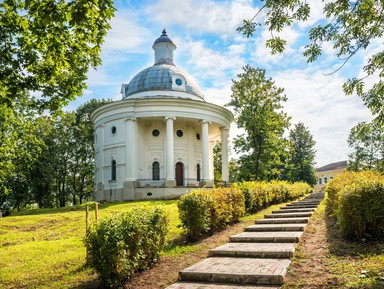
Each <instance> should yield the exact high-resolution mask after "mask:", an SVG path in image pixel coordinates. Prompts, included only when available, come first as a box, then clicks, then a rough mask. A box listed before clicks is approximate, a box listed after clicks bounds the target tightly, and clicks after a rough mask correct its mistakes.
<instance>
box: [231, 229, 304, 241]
mask: <svg viewBox="0 0 384 289" xmlns="http://www.w3.org/2000/svg"><path fill="white" fill-rule="evenodd" d="M301 235H303V232H300V231H295V232H242V233H240V234H237V235H233V236H230V237H229V241H230V242H240V243H246V242H254V243H266V242H269V243H297V242H299V240H300V238H301Z"/></svg>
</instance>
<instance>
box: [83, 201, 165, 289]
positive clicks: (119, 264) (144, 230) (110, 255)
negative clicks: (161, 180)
mask: <svg viewBox="0 0 384 289" xmlns="http://www.w3.org/2000/svg"><path fill="white" fill-rule="evenodd" d="M167 231H168V218H167V216H166V214H165V212H164V211H163V210H161V209H159V208H155V209H144V208H138V209H135V210H132V211H130V212H127V213H124V214H121V215H115V216H112V217H109V218H105V219H102V220H100V221H99V223H97V224H93V225H91V226H90V228H89V229H88V231H87V234H86V237H85V239H84V244H85V246H86V248H87V252H88V265H89V266H91V267H92V268H94V269H95V270H96V271H97V273H98V274H99V276H100V277H101V280H102V282H103V287H104V288H106V287H110V288H118V287H121V284H122V283H123V282H124V281H126V280H128V279H129V278H130V277H131V275H132V274H133V273H134V272H136V271H139V270H144V269H146V268H148V267H150V266H151V265H152V264H154V263H156V262H157V260H158V258H159V255H160V252H161V250H162V249H163V247H164V243H165V236H166V234H167Z"/></svg>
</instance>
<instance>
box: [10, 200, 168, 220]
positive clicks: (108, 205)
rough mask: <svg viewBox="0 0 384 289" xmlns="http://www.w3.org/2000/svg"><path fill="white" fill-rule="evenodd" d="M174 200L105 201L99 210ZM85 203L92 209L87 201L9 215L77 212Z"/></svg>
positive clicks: (93, 204) (90, 203) (160, 203)
mask: <svg viewBox="0 0 384 289" xmlns="http://www.w3.org/2000/svg"><path fill="white" fill-rule="evenodd" d="M175 201H176V200H150V201H149V200H142V201H126V202H118V201H116V202H105V203H99V210H104V209H108V208H111V207H112V208H113V207H119V206H125V205H129V204H132V205H133V204H136V203H137V204H138V205H142V204H144V205H147V204H148V203H149V202H151V203H153V204H155V205H162V204H165V205H167V204H172V203H174V202H175ZM87 205H90V208H91V210H94V208H95V202H87V203H83V204H81V205H79V204H78V205H75V206H68V207H62V208H44V209H28V210H23V211H20V212H18V213H13V214H12V215H10V217H13V216H31V215H47V214H60V213H68V212H79V211H85V207H86V206H87Z"/></svg>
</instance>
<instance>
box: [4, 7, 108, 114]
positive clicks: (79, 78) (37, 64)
mask: <svg viewBox="0 0 384 289" xmlns="http://www.w3.org/2000/svg"><path fill="white" fill-rule="evenodd" d="M114 10H115V9H114V8H113V1H112V0H78V1H64V0H58V1H55V0H47V1H36V0H32V1H12V0H4V1H2V2H1V3H0V12H1V20H0V24H1V28H2V29H1V30H0V50H1V55H2V58H1V59H2V60H1V63H0V87H1V88H2V89H1V90H0V103H6V104H7V107H8V109H10V110H12V107H13V103H14V100H15V99H17V98H19V97H21V96H22V95H23V94H24V93H26V92H36V91H39V92H40V93H41V95H40V97H39V98H38V99H34V101H33V105H34V106H35V107H38V108H40V109H49V110H51V111H54V112H56V111H57V110H59V109H60V108H61V107H62V106H63V105H65V104H67V103H68V101H69V100H73V99H74V98H75V97H76V96H79V95H81V93H82V90H83V89H84V88H85V80H86V79H87V72H88V69H89V67H90V66H92V67H94V68H95V67H97V66H98V65H100V64H101V58H100V51H101V46H102V44H103V39H104V37H105V36H106V34H107V31H108V30H109V29H110V25H109V23H108V22H109V20H110V19H111V18H112V17H113V15H114Z"/></svg>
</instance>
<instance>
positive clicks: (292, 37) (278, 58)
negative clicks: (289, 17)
mask: <svg viewBox="0 0 384 289" xmlns="http://www.w3.org/2000/svg"><path fill="white" fill-rule="evenodd" d="M300 35H301V34H300V32H299V31H297V30H295V29H294V28H292V27H286V28H284V29H283V30H282V31H281V33H274V36H280V37H281V38H282V39H284V40H285V41H286V46H285V51H284V52H283V53H281V54H277V55H272V54H271V49H270V48H267V47H266V45H265V43H266V41H267V40H268V39H270V38H271V37H272V35H271V32H270V31H269V30H268V29H267V28H266V27H265V28H264V30H263V31H262V32H261V35H260V37H257V38H256V40H255V51H254V53H253V54H252V56H253V57H254V58H255V61H256V62H257V63H258V64H261V65H264V66H270V65H272V64H278V63H280V64H281V62H282V61H283V62H285V61H289V62H292V58H293V57H297V56H298V54H299V53H298V51H297V50H295V49H293V48H292V47H293V46H294V45H295V43H296V41H297V40H298V38H299V37H300ZM300 57H301V55H300Z"/></svg>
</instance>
